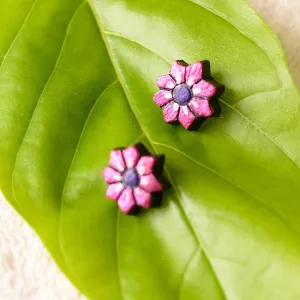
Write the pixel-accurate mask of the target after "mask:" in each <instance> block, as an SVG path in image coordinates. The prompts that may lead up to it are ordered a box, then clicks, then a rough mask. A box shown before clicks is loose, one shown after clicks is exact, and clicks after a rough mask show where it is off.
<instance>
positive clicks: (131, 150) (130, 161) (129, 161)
mask: <svg viewBox="0 0 300 300" xmlns="http://www.w3.org/2000/svg"><path fill="white" fill-rule="evenodd" d="M123 156H124V159H125V162H126V166H127V168H130V169H131V168H134V167H135V166H136V164H137V163H138V161H139V159H140V153H139V151H138V149H137V148H136V147H135V146H131V147H128V148H126V149H125V150H123Z"/></svg>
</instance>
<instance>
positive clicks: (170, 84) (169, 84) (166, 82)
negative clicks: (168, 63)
mask: <svg viewBox="0 0 300 300" xmlns="http://www.w3.org/2000/svg"><path fill="white" fill-rule="evenodd" d="M156 84H157V86H158V87H159V88H161V89H169V90H172V89H174V87H175V86H176V82H175V81H174V79H173V78H172V77H171V76H170V75H169V74H168V75H163V76H160V77H158V78H157V80H156Z"/></svg>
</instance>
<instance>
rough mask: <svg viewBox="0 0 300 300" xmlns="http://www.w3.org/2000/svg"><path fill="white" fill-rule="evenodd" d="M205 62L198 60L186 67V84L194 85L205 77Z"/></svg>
mask: <svg viewBox="0 0 300 300" xmlns="http://www.w3.org/2000/svg"><path fill="white" fill-rule="evenodd" d="M204 67H205V64H204V62H202V61H198V62H196V63H194V64H192V65H189V66H187V67H186V78H185V81H186V84H187V85H189V86H192V85H194V84H195V83H197V82H198V81H200V80H201V79H202V78H203V74H204Z"/></svg>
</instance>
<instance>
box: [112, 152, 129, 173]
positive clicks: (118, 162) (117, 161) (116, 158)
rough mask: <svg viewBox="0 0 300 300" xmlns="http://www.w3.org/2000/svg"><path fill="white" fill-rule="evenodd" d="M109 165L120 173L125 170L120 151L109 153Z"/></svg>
mask: <svg viewBox="0 0 300 300" xmlns="http://www.w3.org/2000/svg"><path fill="white" fill-rule="evenodd" d="M109 165H110V166H111V167H112V168H114V169H116V170H118V171H120V172H123V171H124V170H125V162H124V159H123V155H122V150H118V149H117V150H112V151H111V152H110V159H109Z"/></svg>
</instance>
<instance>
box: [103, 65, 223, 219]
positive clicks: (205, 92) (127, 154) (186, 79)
mask: <svg viewBox="0 0 300 300" xmlns="http://www.w3.org/2000/svg"><path fill="white" fill-rule="evenodd" d="M156 84H157V86H158V87H159V89H160V90H159V91H158V92H157V93H156V94H155V95H154V97H153V101H154V102H155V103H156V104H157V105H158V106H159V107H160V108H161V109H162V110H163V117H164V120H165V122H166V123H168V124H181V125H182V126H183V127H184V128H185V129H187V130H197V129H198V128H199V127H200V125H201V123H202V122H203V121H204V120H205V119H207V118H210V117H213V116H217V115H218V114H219V112H220V107H219V104H218V102H217V100H218V99H219V97H220V96H221V94H222V93H223V92H224V89H225V87H224V86H223V85H221V84H219V83H218V82H216V81H215V80H214V78H213V77H212V76H211V73H210V63H209V61H199V62H196V63H194V64H191V65H188V64H187V63H186V62H184V61H178V60H177V61H175V62H174V63H173V65H172V67H171V69H170V72H169V74H167V75H163V76H160V77H158V78H157V81H156ZM163 165H164V155H151V154H150V152H149V151H148V150H147V149H146V147H145V146H144V145H142V144H136V145H133V146H130V147H128V148H125V149H124V148H119V149H113V150H112V151H111V153H110V160H109V166H108V167H106V168H105V169H104V170H103V172H102V173H103V176H104V180H105V182H106V183H107V184H108V185H109V186H108V188H107V191H106V196H107V197H108V198H110V199H112V200H115V201H116V202H117V203H118V206H119V208H120V210H121V211H122V212H123V213H124V214H133V215H135V214H137V213H138V212H139V211H140V210H141V209H142V208H145V209H147V208H150V207H155V206H159V205H160V202H161V198H162V193H163V190H164V189H165V187H166V184H165V183H164V180H163V177H162V171H163Z"/></svg>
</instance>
